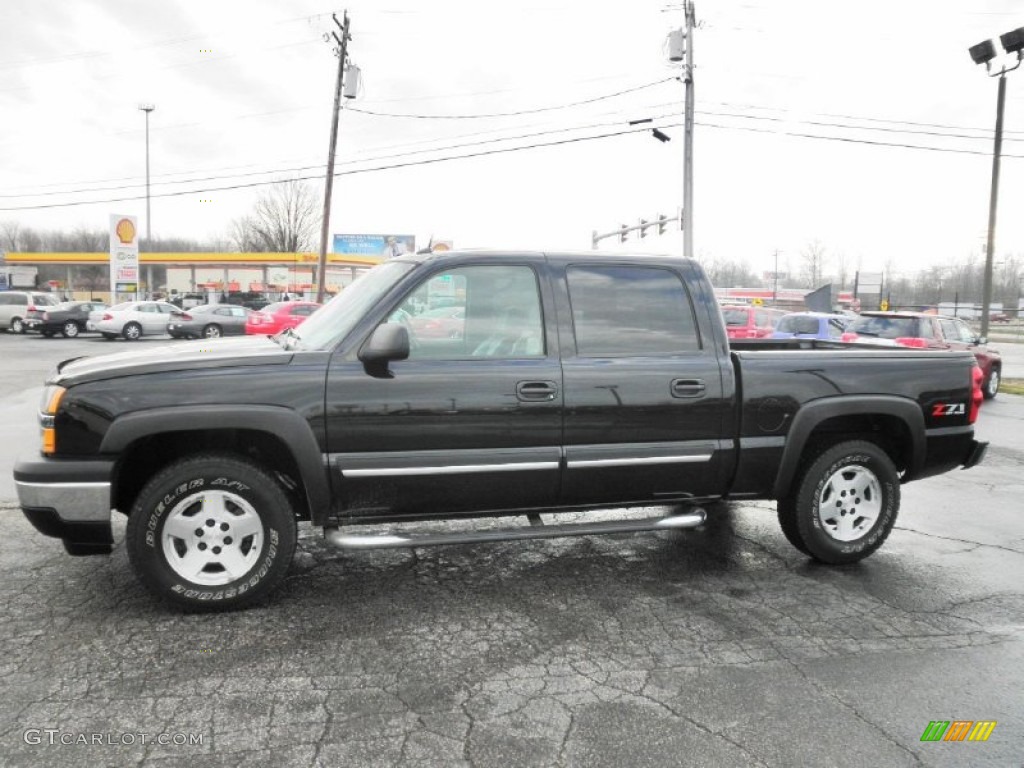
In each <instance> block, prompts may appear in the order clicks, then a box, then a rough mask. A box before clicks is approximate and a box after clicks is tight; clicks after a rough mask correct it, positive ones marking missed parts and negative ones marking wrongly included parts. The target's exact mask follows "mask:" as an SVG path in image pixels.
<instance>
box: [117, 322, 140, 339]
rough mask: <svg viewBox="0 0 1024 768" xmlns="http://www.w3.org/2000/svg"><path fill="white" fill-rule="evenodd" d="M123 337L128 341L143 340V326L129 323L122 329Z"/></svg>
mask: <svg viewBox="0 0 1024 768" xmlns="http://www.w3.org/2000/svg"><path fill="white" fill-rule="evenodd" d="M121 335H122V336H124V337H125V339H127V340H128V341H138V340H139V339H141V338H142V326H141V325H139V324H138V323H128V324H127V325H125V327H124V328H122V329H121Z"/></svg>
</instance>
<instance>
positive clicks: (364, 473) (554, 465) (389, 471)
mask: <svg viewBox="0 0 1024 768" xmlns="http://www.w3.org/2000/svg"><path fill="white" fill-rule="evenodd" d="M558 467H559V464H558V462H557V461H524V462H519V463H516V464H449V465H445V466H440V467H379V468H374V469H342V470H341V474H342V476H344V477H408V476H411V475H462V474H468V473H472V472H523V471H528V470H538V469H558Z"/></svg>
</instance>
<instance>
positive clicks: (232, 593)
mask: <svg viewBox="0 0 1024 768" xmlns="http://www.w3.org/2000/svg"><path fill="white" fill-rule="evenodd" d="M203 488H208V489H209V491H210V492H213V491H214V490H216V491H217V492H218V493H227V494H234V495H235V496H236V497H238V499H239V503H241V502H242V501H244V503H245V505H247V506H248V507H250V508H251V511H250V512H249V513H247V514H248V515H249V519H250V520H251V519H252V510H254V511H255V514H256V516H257V517H258V518H259V523H260V524H261V525H262V533H261V534H260V535H259V536H258V537H257V538H255V539H253V538H250V539H249V541H250V542H255V541H259V542H260V544H259V547H260V551H259V556H258V557H256V559H255V560H251V563H252V564H251V565H250V566H249V570H248V571H247V572H245V573H243V574H241V575H239V576H238V578H236V579H235V580H234V581H230V582H228V583H223V581H222V582H221V583H219V584H215V583H214V584H211V583H210V582H211V581H213V582H215V581H216V580H217V578H218V577H221V578H222V579H230V578H231V575H233V574H229V573H228V572H227V571H225V570H224V568H223V566H218V565H217V564H216V561H215V560H214V561H213V562H214V565H212V566H211V565H205V566H203V565H202V563H200V566H201V568H202V570H201V571H199V572H197V576H202V577H203V578H202V579H200V581H192V580H191V579H190V578H186V576H183V575H181V573H185V574H186V575H187V574H188V570H187V569H182V567H181V565H180V563H181V562H182V560H176V561H175V562H176V563H178V565H175V566H172V565H171V563H170V562H168V554H167V550H165V547H174V546H180V545H181V543H182V540H180V539H179V537H178V536H177V535H175V537H174V538H171V539H167V540H166V542H168V543H165V541H164V534H163V528H164V525H165V524H166V523H167V519H168V516H176V520H177V521H178V522H180V521H181V519H182V518H181V515H182V512H181V510H182V509H185V510H187V509H188V508H189V506H190V505H191V504H193V503H196V502H193V501H192V499H191V498H190V497H195V496H197V495H200V496H201V494H202V489H203ZM176 507H178V509H177V510H176V511H175V509H176ZM229 519H230V518H229ZM295 540H296V525H295V512H294V510H293V509H292V507H291V504H290V503H289V501H288V497H287V496H286V495H285V493H284V490H283V489H282V488H281V486H280V484H279V483H278V482H277V480H276V479H275V478H274V476H273V474H272V473H271V472H269V471H267V470H265V469H263V468H262V467H259V466H257V465H255V464H253V463H251V462H249V461H247V460H245V459H242V458H241V457H238V456H234V455H231V454H205V455H200V456H197V457H195V458H190V459H183V460H181V461H178V462H176V463H175V464H172V465H170V466H169V467H167V468H165V469H163V470H162V471H160V472H158V473H157V474H156V475H154V476H153V477H152V478H150V480H149V481H148V482H147V483H146V485H145V486H144V487H143V489H142V491H141V492H140V493H139V496H138V498H137V500H136V503H135V506H134V507H133V509H132V513H131V516H130V517H129V519H128V530H127V534H126V537H125V544H126V547H127V549H128V557H129V560H130V561H131V563H132V567H133V568H134V570H135V572H136V575H137V576H138V577H139V579H140V580H141V581H142V583H143V584H144V585H145V586H146V588H147V589H149V590H150V591H151V592H153V593H154V594H156V595H157V596H159V597H161V598H162V599H164V600H166V601H168V602H171V603H174V604H175V605H177V606H180V607H183V608H185V609H188V610H192V611H218V610H220V611H223V610H231V609H234V608H238V607H242V606H246V605H251V604H253V603H256V602H258V601H260V600H262V599H263V598H265V597H266V596H267V595H268V594H269V593H270V592H271V591H272V590H273V589H274V588H275V587H276V586H277V585H278V584H279V583H280V582H281V581H282V580H283V579H284V577H285V575H286V573H287V571H288V568H289V566H290V565H291V560H292V556H293V555H294V552H295ZM204 546H205V545H204ZM235 546H241V542H236V543H235ZM247 546H249V547H252V546H255V544H248V545H247ZM200 549H202V547H200ZM171 556H172V557H174V556H175V552H174V550H173V549H172V550H171ZM247 556H248V558H250V559H251V557H252V556H253V552H252V549H251V548H250V549H249V550H248V554H247ZM178 557H184V555H183V554H182V553H181V552H178ZM175 568H177V570H175ZM211 568H216V569H218V570H217V571H211V570H210V569H211ZM179 571H180V573H179ZM211 574H212V575H211ZM222 574H223V576H221V575H222Z"/></svg>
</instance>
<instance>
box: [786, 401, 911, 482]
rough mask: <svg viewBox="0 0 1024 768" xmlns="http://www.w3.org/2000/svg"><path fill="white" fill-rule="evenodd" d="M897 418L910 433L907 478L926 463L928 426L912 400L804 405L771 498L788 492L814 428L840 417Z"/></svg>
mask: <svg viewBox="0 0 1024 768" xmlns="http://www.w3.org/2000/svg"><path fill="white" fill-rule="evenodd" d="M874 415H877V416H894V417H896V418H898V419H900V420H901V421H903V422H904V423H905V424H906V425H907V429H908V431H909V432H910V440H911V444H910V446H909V458H910V460H909V462H908V466H907V473H906V477H907V478H911V477H913V476H914V475H915V474H917V472H919V471H920V469H921V467H922V466H923V465H924V460H925V451H926V447H925V440H926V436H925V426H924V415H923V414H922V413H921V407H920V406H919V405H918V404H917V403H916V402H915V401H913V400H909V399H907V398H904V397H897V396H894V395H844V396H840V397H829V398H824V399H822V400H815V401H813V402H810V403H807V404H806V405H804V406H802V407H801V408H800V410H798V411H797V413H796V416H795V417H794V418H793V424H792V426H791V427H790V429H789V433H788V434H787V435H786V447H785V448H784V449H783V451H782V459H781V461H780V462H779V472H778V474H777V475H776V477H775V486H774V487H773V489H772V496H773V498H776V499H781V498H784V497H785V496H786V494H787V493H788V492H789V489H790V486H791V485H792V483H793V479H794V477H796V473H797V470H798V469H799V467H800V460H801V459H802V458H803V452H804V448H805V447H806V446H807V442H808V439H809V438H810V435H811V433H812V432H813V431H814V429H815V428H816V427H817V426H818V425H819V424H821V423H822V422H824V421H827V420H828V419H832V418H835V417H837V416H874Z"/></svg>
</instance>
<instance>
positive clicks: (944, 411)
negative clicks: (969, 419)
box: [932, 403, 967, 417]
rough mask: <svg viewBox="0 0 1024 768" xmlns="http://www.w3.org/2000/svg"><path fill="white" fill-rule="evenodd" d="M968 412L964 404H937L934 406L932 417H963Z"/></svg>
mask: <svg viewBox="0 0 1024 768" xmlns="http://www.w3.org/2000/svg"><path fill="white" fill-rule="evenodd" d="M965 413H967V410H966V408H965V406H964V404H963V403H936V404H935V405H933V406H932V416H934V417H940V416H963V415H964V414H965Z"/></svg>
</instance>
